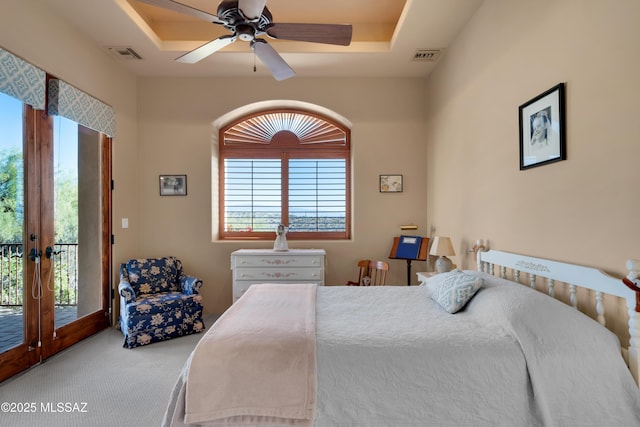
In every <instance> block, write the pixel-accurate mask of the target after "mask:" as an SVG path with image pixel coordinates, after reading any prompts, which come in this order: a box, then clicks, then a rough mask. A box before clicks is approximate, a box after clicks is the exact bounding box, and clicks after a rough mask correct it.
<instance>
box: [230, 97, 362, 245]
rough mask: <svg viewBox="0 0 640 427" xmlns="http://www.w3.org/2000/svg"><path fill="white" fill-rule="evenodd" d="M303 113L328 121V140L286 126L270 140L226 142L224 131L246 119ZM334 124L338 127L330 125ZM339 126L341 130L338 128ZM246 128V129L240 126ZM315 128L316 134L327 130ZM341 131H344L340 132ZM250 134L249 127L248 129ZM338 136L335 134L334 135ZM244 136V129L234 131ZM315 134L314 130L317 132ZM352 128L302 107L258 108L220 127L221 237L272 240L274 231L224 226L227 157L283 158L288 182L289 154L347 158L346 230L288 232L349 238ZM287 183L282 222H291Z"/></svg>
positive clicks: (292, 235) (299, 235) (299, 237)
mask: <svg viewBox="0 0 640 427" xmlns="http://www.w3.org/2000/svg"><path fill="white" fill-rule="evenodd" d="M278 113H283V114H289V113H293V114H301V115H306V116H309V117H313V118H315V119H318V120H319V121H323V122H325V123H327V124H328V125H326V129H328V131H327V133H326V135H328V137H329V138H328V139H330V140H329V141H328V142H318V139H320V140H321V139H322V138H323V136H320V137H317V138H316V140H314V141H313V142H306V143H305V142H303V141H302V140H300V139H299V138H298V136H297V135H295V134H294V133H293V132H290V131H287V130H284V131H278V132H275V133H274V135H272V138H271V139H270V140H269V141H266V139H265V140H263V141H259V142H256V141H257V138H256V137H254V135H250V136H249V137H247V138H246V140H245V142H242V141H241V138H240V140H234V141H233V142H231V143H228V144H227V143H225V133H226V132H227V131H229V130H230V129H233V128H234V127H235V126H237V125H239V124H243V123H245V122H251V121H252V120H257V119H259V118H260V117H261V116H266V115H269V114H278ZM331 127H334V128H335V129H333V128H331ZM336 129H337V130H338V131H339V132H338V131H336ZM241 130H243V131H244V129H241ZM324 130H325V128H323V129H321V131H319V132H316V134H318V133H321V132H322V131H324ZM340 132H342V134H340ZM248 133H249V134H251V132H250V130H249V132H248ZM338 135H339V136H340V137H341V138H342V140H340V138H338V137H336V138H335V140H333V139H332V138H333V137H335V136H338ZM236 136H239V137H241V136H242V135H241V132H238V134H236V135H234V138H235V137H236ZM314 136H315V134H314ZM350 139H351V135H350V130H349V129H348V128H347V127H345V126H343V125H341V124H339V123H337V122H335V121H333V120H331V119H330V118H328V117H325V116H322V115H319V114H317V113H313V112H309V111H306V110H300V109H272V110H265V111H260V112H256V113H253V114H250V115H247V116H244V117H241V118H239V119H238V120H236V121H234V122H232V123H230V124H228V125H227V126H225V127H223V128H221V129H220V131H219V141H220V144H219V149H218V150H219V158H218V174H219V175H218V183H219V186H218V200H219V203H218V206H219V212H218V239H219V240H244V241H251V240H256V241H260V240H273V239H274V232H275V230H274V232H253V231H251V232H233V231H227V230H225V229H224V228H225V219H224V218H225V200H224V196H225V192H224V184H225V183H224V178H225V176H224V175H225V165H224V162H225V159H234V158H235V159H246V158H252V159H281V162H282V163H281V164H282V168H281V173H282V182H283V183H285V182H287V180H288V170H287V165H288V162H287V159H289V158H298V159H300V158H318V159H342V160H344V161H345V171H346V176H345V201H346V203H345V230H344V231H340V232H290V233H289V234H288V235H287V239H289V240H348V239H350V238H351V145H350ZM287 192H288V184H287V185H285V184H283V193H282V220H283V223H284V224H285V225H286V226H288V212H289V198H288V193H287Z"/></svg>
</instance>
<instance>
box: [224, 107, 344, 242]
mask: <svg viewBox="0 0 640 427" xmlns="http://www.w3.org/2000/svg"><path fill="white" fill-rule="evenodd" d="M219 141H220V145H219V159H220V164H219V173H220V176H219V183H220V191H219V193H218V194H219V197H220V200H219V207H220V216H219V218H220V221H219V236H220V239H257V240H261V239H262V240H273V239H274V232H275V229H276V227H277V225H278V224H280V223H283V224H285V225H286V226H287V227H289V233H288V234H287V238H288V239H349V238H350V236H351V224H350V223H351V196H350V186H351V184H350V177H351V172H350V171H351V167H350V134H349V129H348V128H346V127H345V126H343V125H341V124H338V123H336V122H334V121H333V120H331V119H329V118H327V117H323V116H320V115H318V114H316V113H311V112H308V111H303V110H294V109H279V110H269V111H262V112H259V113H254V114H251V115H249V116H245V117H243V118H241V119H240V120H237V121H235V122H233V123H230V124H229V125H227V126H225V127H223V128H222V129H220V136H219Z"/></svg>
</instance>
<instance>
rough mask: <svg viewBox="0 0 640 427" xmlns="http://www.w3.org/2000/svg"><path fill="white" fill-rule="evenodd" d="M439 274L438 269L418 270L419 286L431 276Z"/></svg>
mask: <svg viewBox="0 0 640 427" xmlns="http://www.w3.org/2000/svg"><path fill="white" fill-rule="evenodd" d="M436 274H438V272H437V271H418V272H417V273H416V276H418V286H420V285H421V284H423V283H424V282H426V281H427V279H428V278H429V277H433V276H435V275H436Z"/></svg>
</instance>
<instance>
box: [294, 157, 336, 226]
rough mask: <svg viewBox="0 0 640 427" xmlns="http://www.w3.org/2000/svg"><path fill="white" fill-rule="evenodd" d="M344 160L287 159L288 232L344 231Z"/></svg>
mask: <svg viewBox="0 0 640 427" xmlns="http://www.w3.org/2000/svg"><path fill="white" fill-rule="evenodd" d="M346 204H347V192H346V161H345V160H344V159H289V230H290V231H292V232H296V231H298V232H307V231H310V232H314V231H315V232H336V231H338V232H343V231H345V230H346V227H347V224H346V217H345V213H346Z"/></svg>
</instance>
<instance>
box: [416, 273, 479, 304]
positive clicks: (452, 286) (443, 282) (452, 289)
mask: <svg viewBox="0 0 640 427" xmlns="http://www.w3.org/2000/svg"><path fill="white" fill-rule="evenodd" d="M483 283H484V280H483V279H482V278H481V277H478V276H474V275H472V274H468V273H465V272H463V271H462V270H453V271H451V272H449V273H445V274H438V275H436V276H434V277H433V280H430V281H428V282H427V288H428V289H429V296H430V297H431V299H432V300H434V301H435V302H437V303H438V304H440V306H441V307H442V308H443V309H445V310H446V311H447V312H449V313H451V314H454V313H457V312H458V311H460V310H462V308H464V306H465V305H466V304H467V303H468V302H469V301H470V300H471V298H473V296H474V295H475V294H476V292H478V289H480V288H481V287H482V284H483Z"/></svg>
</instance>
